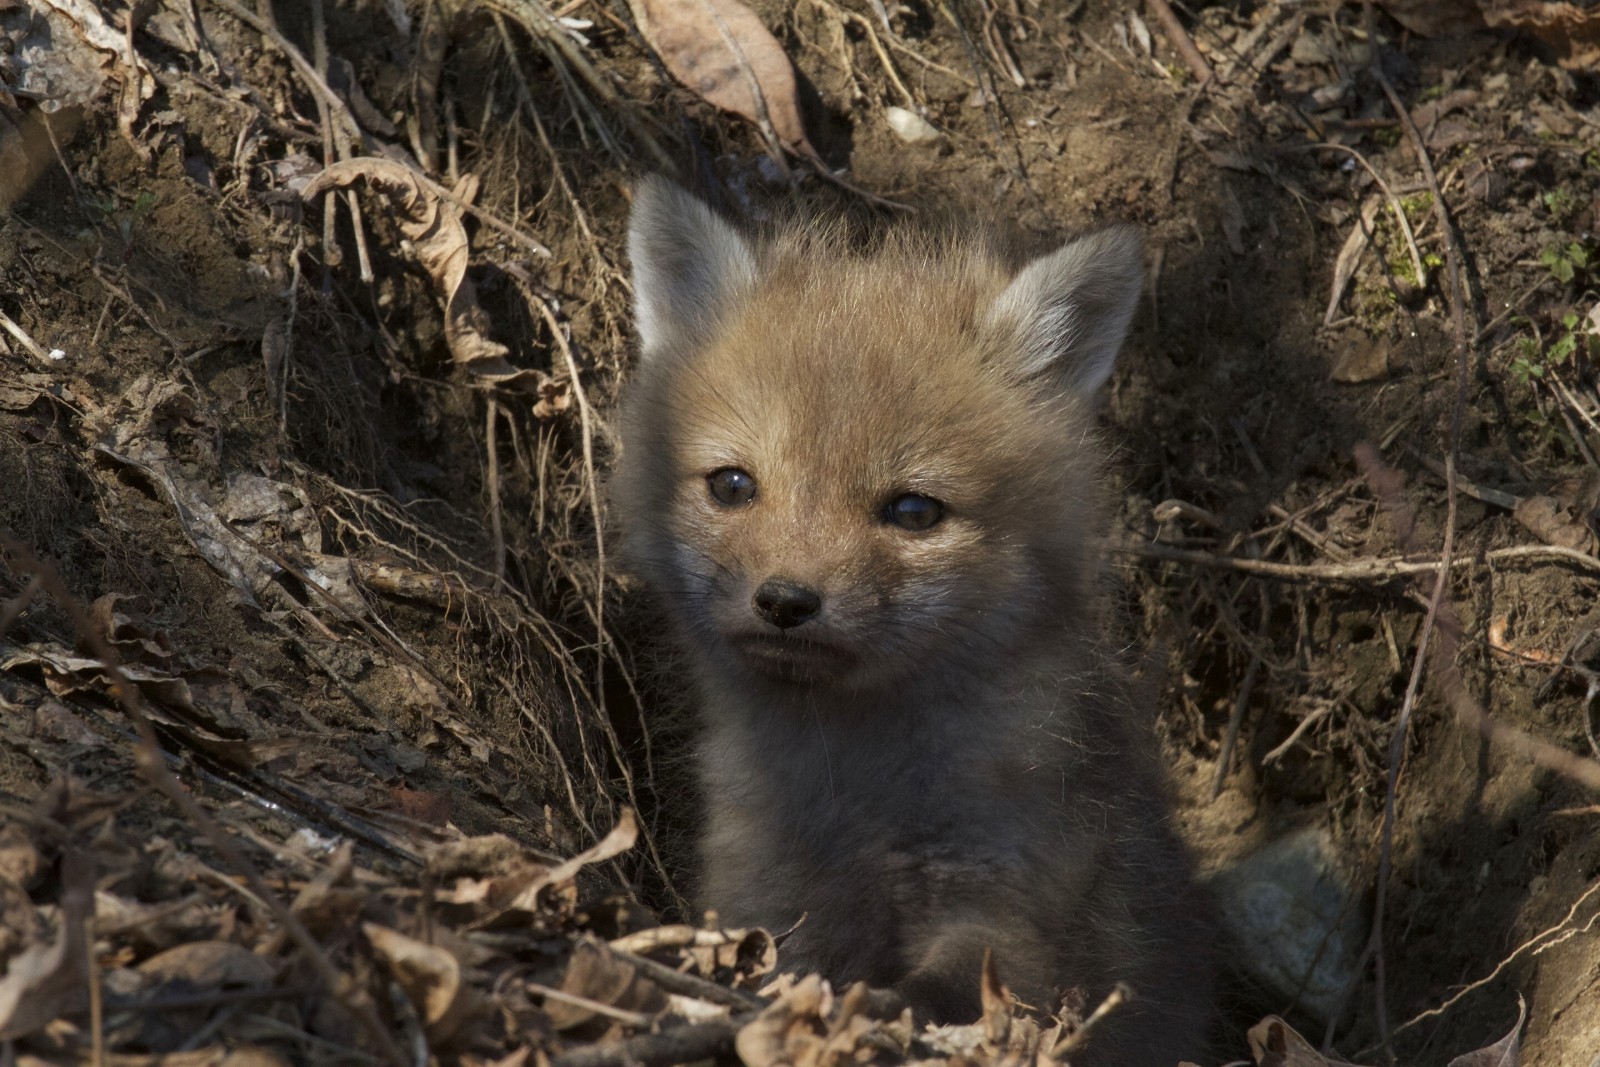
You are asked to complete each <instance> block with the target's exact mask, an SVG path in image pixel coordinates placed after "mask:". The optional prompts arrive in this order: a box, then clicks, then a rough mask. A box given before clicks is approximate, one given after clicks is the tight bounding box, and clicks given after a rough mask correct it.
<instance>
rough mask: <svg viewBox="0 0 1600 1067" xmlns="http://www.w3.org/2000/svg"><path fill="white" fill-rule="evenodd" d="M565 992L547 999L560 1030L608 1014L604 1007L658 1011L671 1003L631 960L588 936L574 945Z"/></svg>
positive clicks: (647, 1012) (563, 985)
mask: <svg viewBox="0 0 1600 1067" xmlns="http://www.w3.org/2000/svg"><path fill="white" fill-rule="evenodd" d="M561 992H562V993H565V994H566V995H567V996H566V998H564V999H557V998H556V997H554V996H551V997H547V998H546V1000H545V1005H544V1010H545V1014H546V1015H548V1016H550V1023H551V1025H552V1026H554V1027H555V1028H556V1029H557V1030H571V1029H573V1028H574V1027H577V1026H581V1025H583V1024H584V1023H587V1022H589V1021H591V1020H593V1019H597V1018H608V1017H609V1016H608V1015H607V1014H606V1013H605V1012H604V1011H603V1009H604V1008H616V1009H618V1010H620V1011H625V1012H633V1013H637V1014H641V1015H654V1014H656V1013H657V1012H660V1011H662V1010H664V1009H665V1008H666V1006H667V997H666V994H665V993H663V992H662V991H661V988H660V987H659V986H657V985H656V984H655V983H654V982H652V981H650V980H649V979H648V978H645V977H644V976H643V975H641V974H640V973H639V971H638V968H636V967H634V966H633V965H632V964H631V963H629V962H628V961H626V960H624V959H621V958H620V957H618V956H617V955H615V954H614V953H612V952H609V951H607V949H606V947H605V945H603V944H602V943H600V942H598V941H595V940H594V939H592V938H588V937H585V938H584V939H583V940H581V941H579V942H578V943H577V944H575V945H573V946H572V955H571V957H570V958H569V959H568V961H567V973H566V974H565V975H564V976H563V977H562V979H561Z"/></svg>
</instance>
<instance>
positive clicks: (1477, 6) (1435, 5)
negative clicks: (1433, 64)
mask: <svg viewBox="0 0 1600 1067" xmlns="http://www.w3.org/2000/svg"><path fill="white" fill-rule="evenodd" d="M1378 6H1379V7H1381V8H1383V9H1384V10H1385V11H1387V12H1388V13H1389V17H1390V18H1392V19H1394V20H1395V21H1396V22H1398V23H1399V24H1400V25H1402V26H1404V27H1405V28H1406V29H1408V30H1410V31H1411V32H1412V33H1415V34H1419V35H1421V36H1423V37H1440V36H1443V35H1445V34H1450V33H1467V32H1470V31H1472V30H1476V29H1481V28H1482V26H1483V10H1482V8H1483V4H1482V2H1481V0H1381V2H1380V3H1379V5H1378Z"/></svg>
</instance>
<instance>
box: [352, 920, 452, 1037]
mask: <svg viewBox="0 0 1600 1067" xmlns="http://www.w3.org/2000/svg"><path fill="white" fill-rule="evenodd" d="M361 929H362V932H364V933H365V934H366V935H367V941H368V942H369V943H371V945H372V947H373V948H374V949H375V950H376V951H377V953H378V956H379V958H380V959H382V960H383V962H384V964H385V966H387V967H388V968H389V973H390V974H391V975H393V976H394V980H395V982H396V984H398V985H399V986H400V988H401V989H402V990H403V991H404V992H405V995H406V998H407V999H408V1000H410V1001H411V1004H412V1006H413V1007H415V1008H416V1011H417V1014H418V1015H420V1016H421V1017H422V1021H423V1024H424V1025H425V1026H426V1027H427V1030H428V1036H429V1038H430V1039H432V1040H433V1041H446V1040H448V1039H449V1038H450V1037H451V1036H452V1035H454V1034H455V1033H457V1032H458V1031H459V1030H460V1028H461V1024H462V1023H463V1022H465V1021H466V1020H467V1019H469V1018H471V1017H473V1016H475V1015H477V1014H478V1013H479V1012H478V1007H479V1004H480V1002H479V1000H478V997H477V995H476V994H475V993H474V991H473V989H472V987H471V986H468V985H463V984H462V981H461V961H460V960H458V959H456V957H455V954H454V953H452V952H449V951H448V950H446V949H444V948H441V947H439V946H438V945H430V944H427V943H426V942H422V941H418V940H416V939H415V938H411V937H407V936H406V935H405V934H402V933H400V932H398V931H396V930H391V929H389V928H388V927H386V926H379V925H378V924H377V923H363V924H362V927H361Z"/></svg>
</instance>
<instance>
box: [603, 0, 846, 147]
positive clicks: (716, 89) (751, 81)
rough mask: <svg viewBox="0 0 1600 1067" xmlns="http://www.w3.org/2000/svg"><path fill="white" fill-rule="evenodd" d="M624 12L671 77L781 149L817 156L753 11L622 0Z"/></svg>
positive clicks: (785, 66)
mask: <svg viewBox="0 0 1600 1067" xmlns="http://www.w3.org/2000/svg"><path fill="white" fill-rule="evenodd" d="M629 6H630V7H631V8H632V9H633V15H634V18H635V19H636V20H637V21H638V23H639V30H640V32H641V33H643V34H644V37H645V40H647V41H649V42H650V46H651V47H652V48H654V49H655V50H656V54H657V55H659V56H660V57H661V62H662V63H664V64H666V68H667V70H669V71H670V72H671V73H672V76H673V77H674V78H677V79H678V81H680V82H682V83H683V84H684V85H685V86H687V87H688V88H689V89H690V90H692V91H693V92H694V93H695V94H696V95H698V96H699V97H700V98H701V99H702V100H704V101H706V102H707V103H708V104H711V105H713V106H714V107H717V108H720V109H722V110H723V111H727V112H731V113H732V114H735V115H738V116H739V117H740V118H742V119H744V120H745V121H747V122H751V123H754V124H755V125H756V126H757V127H758V128H759V129H761V131H762V132H763V133H765V134H768V135H769V136H771V137H773V138H775V139H776V140H777V141H778V144H779V145H780V146H781V147H783V148H786V149H788V150H789V151H791V152H794V153H796V154H798V155H802V156H805V157H806V158H808V159H817V158H818V154H817V150H816V149H815V148H813V147H812V145H811V141H810V140H809V139H808V138H807V137H806V130H805V123H804V121H803V120H802V119H801V117H800V95H799V83H798V81H797V80H796V78H795V73H794V67H793V65H792V64H791V63H790V62H789V56H788V54H787V53H785V52H784V50H783V46H782V45H781V44H779V43H778V40H777V38H775V37H773V36H772V33H771V32H770V31H769V30H768V29H767V27H766V26H765V25H764V24H763V23H762V21H761V19H760V18H758V17H757V16H756V14H755V13H754V12H753V11H751V10H750V9H749V8H748V7H745V6H744V5H743V4H741V3H739V2H738V0H629Z"/></svg>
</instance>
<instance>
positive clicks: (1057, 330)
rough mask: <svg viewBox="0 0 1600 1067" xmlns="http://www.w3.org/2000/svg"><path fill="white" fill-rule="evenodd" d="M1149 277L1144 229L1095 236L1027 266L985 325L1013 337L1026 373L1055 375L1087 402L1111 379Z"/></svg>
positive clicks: (1015, 355) (1013, 354) (1014, 355)
mask: <svg viewBox="0 0 1600 1067" xmlns="http://www.w3.org/2000/svg"><path fill="white" fill-rule="evenodd" d="M1143 275H1144V245H1143V242H1142V241H1140V239H1139V233H1138V231H1137V230H1135V229H1134V228H1133V227H1131V226H1115V227H1112V228H1110V229H1105V230H1101V231H1099V232H1098V233H1091V234H1089V235H1088V236H1086V237H1080V238H1078V239H1077V240H1076V241H1072V242H1070V243H1068V244H1066V245H1063V246H1062V247H1060V248H1058V249H1056V250H1055V251H1054V252H1051V253H1050V254H1049V255H1045V256H1041V257H1039V258H1038V259H1036V260H1034V261H1033V262H1032V263H1029V264H1028V265H1027V266H1026V267H1024V268H1022V272H1021V273H1020V274H1018V275H1017V276H1016V277H1015V278H1014V279H1012V282H1011V284H1010V285H1008V286H1007V287H1006V289H1005V291H1004V292H1002V293H1001V294H1000V295H999V296H998V297H997V298H996V299H995V302H994V303H993V304H991V305H990V306H989V311H988V314H987V315H986V316H985V320H984V323H985V326H986V327H987V328H988V329H990V330H994V331H996V332H999V333H1000V335H1001V336H1002V337H1004V338H1005V341H1006V344H1007V348H1008V349H1009V350H1010V353H1009V357H1008V358H1010V359H1012V360H1014V361H1015V363H1016V370H1017V373H1018V374H1019V375H1021V376H1022V377H1034V376H1037V375H1042V374H1047V373H1048V374H1051V375H1054V376H1055V377H1056V378H1057V380H1058V381H1060V383H1061V384H1062V385H1063V386H1064V387H1065V388H1067V389H1070V390H1071V391H1073V392H1075V393H1080V394H1083V395H1085V396H1087V395H1088V394H1090V393H1093V392H1095V391H1096V390H1098V389H1099V388H1100V386H1102V385H1104V384H1105V381H1106V379H1107V378H1109V377H1111V367H1112V365H1113V364H1114V363H1115V362H1116V359H1117V349H1118V348H1120V347H1121V346H1122V339H1123V337H1124V336H1126V334H1127V332H1128V323H1129V322H1131V321H1132V320H1133V313H1134V311H1135V310H1136V309H1137V307H1138V305H1139V289H1140V286H1141V284H1142V282H1143Z"/></svg>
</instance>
